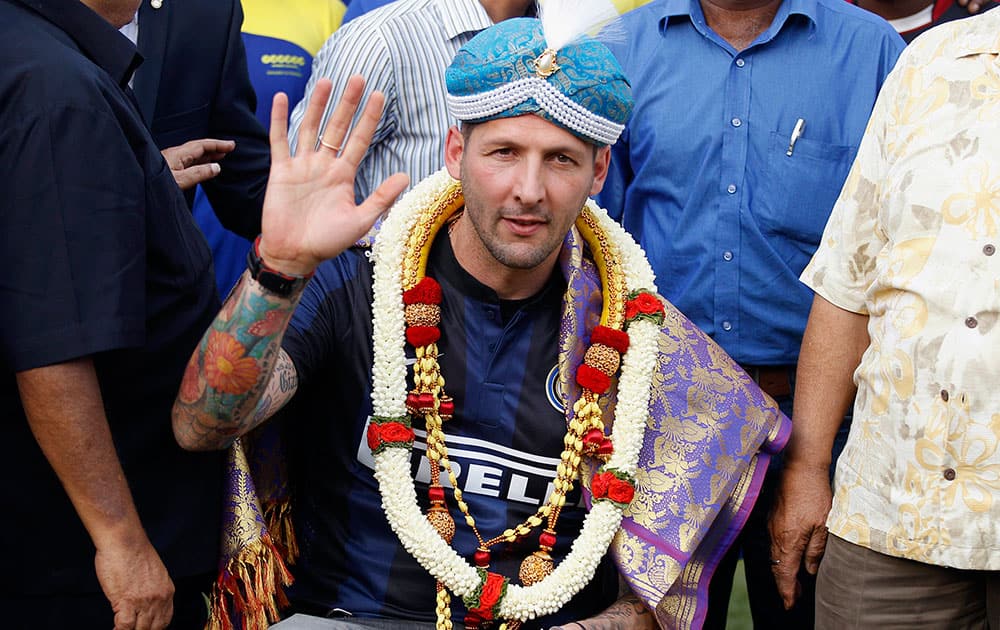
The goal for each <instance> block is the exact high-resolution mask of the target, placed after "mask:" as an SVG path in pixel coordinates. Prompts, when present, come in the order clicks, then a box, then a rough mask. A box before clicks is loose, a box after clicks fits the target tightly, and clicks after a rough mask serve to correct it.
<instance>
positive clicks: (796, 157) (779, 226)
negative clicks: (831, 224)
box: [753, 129, 857, 248]
mask: <svg viewBox="0 0 1000 630" xmlns="http://www.w3.org/2000/svg"><path fill="white" fill-rule="evenodd" d="M806 133H808V129H807V130H806ZM788 140H789V138H788V135H787V134H783V133H778V132H776V131H772V132H771V135H770V138H769V142H768V150H767V168H766V171H765V173H764V181H763V186H762V189H763V193H764V194H763V195H761V196H760V197H759V198H758V200H757V201H758V203H757V204H756V206H755V207H754V208H753V212H754V216H756V217H757V220H758V221H759V222H760V227H761V231H763V232H764V234H766V235H777V236H781V237H785V238H787V239H790V240H793V241H796V242H798V243H799V244H803V245H809V246H811V247H813V248H815V247H816V246H818V245H819V241H820V238H821V237H822V235H823V228H824V227H825V226H826V221H827V219H828V218H829V217H830V211H831V210H832V209H833V205H834V203H835V202H836V201H837V197H838V196H839V195H840V189H841V188H842V187H843V185H844V181H845V180H846V179H847V174H848V171H849V170H850V168H851V162H852V160H853V159H854V155H855V154H856V153H857V147H856V146H847V145H838V144H831V143H827V142H820V141H818V140H814V139H810V138H807V137H805V136H802V137H800V138H799V139H798V140H796V142H795V146H794V147H793V151H792V155H790V156H789V155H788Z"/></svg>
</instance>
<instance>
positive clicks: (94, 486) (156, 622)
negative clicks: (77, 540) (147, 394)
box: [16, 358, 174, 630]
mask: <svg viewBox="0 0 1000 630" xmlns="http://www.w3.org/2000/svg"><path fill="white" fill-rule="evenodd" d="M16 376H17V388H18V393H19V394H20V397H21V404H22V406H23V407H24V413H25V416H27V418H28V425H29V426H30V427H31V432H32V433H33V434H34V436H35V439H36V440H38V445H39V446H40V447H41V449H42V452H43V453H44V454H45V458H46V459H47V460H48V462H49V465H50V466H52V469H53V470H54V471H55V473H56V475H58V477H59V481H60V482H62V485H63V488H65V490H66V494H67V495H68V496H69V499H70V501H72V503H73V508H74V509H75V510H76V513H77V515H79V517H80V520H81V521H82V522H83V525H84V527H86V528H87V533H88V534H90V538H91V540H92V541H93V542H94V547H95V548H96V549H97V555H96V557H95V560H94V564H95V568H96V570H97V576H98V579H99V580H100V583H101V588H102V589H103V590H104V595H105V596H106V597H107V598H108V601H109V602H110V605H109V608H110V609H112V610H114V613H115V626H114V630H162V628H165V627H166V626H167V624H168V623H169V622H170V618H171V616H172V615H173V595H174V586H173V584H172V583H171V581H170V577H169V576H168V575H167V570H166V569H165V568H164V566H163V563H162V562H161V561H160V558H159V556H158V555H157V554H156V551H155V550H154V549H153V546H152V545H151V544H150V542H149V539H148V538H147V537H146V532H145V530H144V529H143V527H142V522H141V521H140V520H139V514H138V513H137V512H136V509H135V504H134V503H133V501H132V494H131V492H130V491H129V487H128V482H127V480H126V479H125V473H124V471H123V470H122V467H121V464H120V463H119V461H118V454H117V452H116V451H115V445H114V442H113V441H112V439H111V430H110V429H109V428H108V421H107V418H106V417H105V415H104V403H103V398H102V396H101V389H100V385H99V383H98V380H97V373H96V372H95V371H94V364H93V362H92V361H91V360H90V359H89V358H82V359H75V360H72V361H67V362H66V363H59V364H56V365H48V366H45V367H40V368H35V369H31V370H25V371H23V372H18V373H17V375H16ZM149 465H150V466H155V465H156V462H149ZM67 623H68V626H71V625H72V623H70V620H67Z"/></svg>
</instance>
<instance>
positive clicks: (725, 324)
mask: <svg viewBox="0 0 1000 630" xmlns="http://www.w3.org/2000/svg"><path fill="white" fill-rule="evenodd" d="M732 329H733V325H732V324H731V323H729V322H722V330H732Z"/></svg>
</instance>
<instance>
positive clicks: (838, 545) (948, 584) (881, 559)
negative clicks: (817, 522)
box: [816, 534, 1000, 630]
mask: <svg viewBox="0 0 1000 630" xmlns="http://www.w3.org/2000/svg"><path fill="white" fill-rule="evenodd" d="M816 628H817V630H842V629H843V628H865V629H867V628H879V629H886V628H900V629H903V628H905V629H906V630H911V629H915V628H920V629H921V630H923V629H928V630H930V629H937V628H940V629H941V630H966V629H967V630H973V629H975V630H985V629H991V630H1000V571H970V570H963V569H952V568H949V567H940V566H935V565H932V564H924V563H922V562H915V561H913V560H905V559H903V558H895V557H893V556H887V555H885V554H882V553H878V552H876V551H872V550H871V549H867V548H865V547H861V546H859V545H855V544H852V543H849V542H847V541H845V540H843V539H841V538H837V537H836V536H833V535H832V534H831V535H830V536H829V538H828V539H827V543H826V553H825V554H824V555H823V561H822V562H821V563H820V566H819V576H818V578H817V580H816Z"/></svg>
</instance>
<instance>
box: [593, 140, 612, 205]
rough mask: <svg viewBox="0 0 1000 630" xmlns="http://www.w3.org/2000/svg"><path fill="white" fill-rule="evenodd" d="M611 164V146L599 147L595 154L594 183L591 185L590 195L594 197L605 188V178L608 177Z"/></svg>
mask: <svg viewBox="0 0 1000 630" xmlns="http://www.w3.org/2000/svg"><path fill="white" fill-rule="evenodd" d="M610 166H611V147H601V148H599V149H597V154H596V155H595V156H594V183H593V184H592V185H591V186H590V196H591V197H593V196H594V195H596V194H597V193H599V192H601V189H602V188H604V180H605V179H607V178H608V168H609V167H610Z"/></svg>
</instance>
